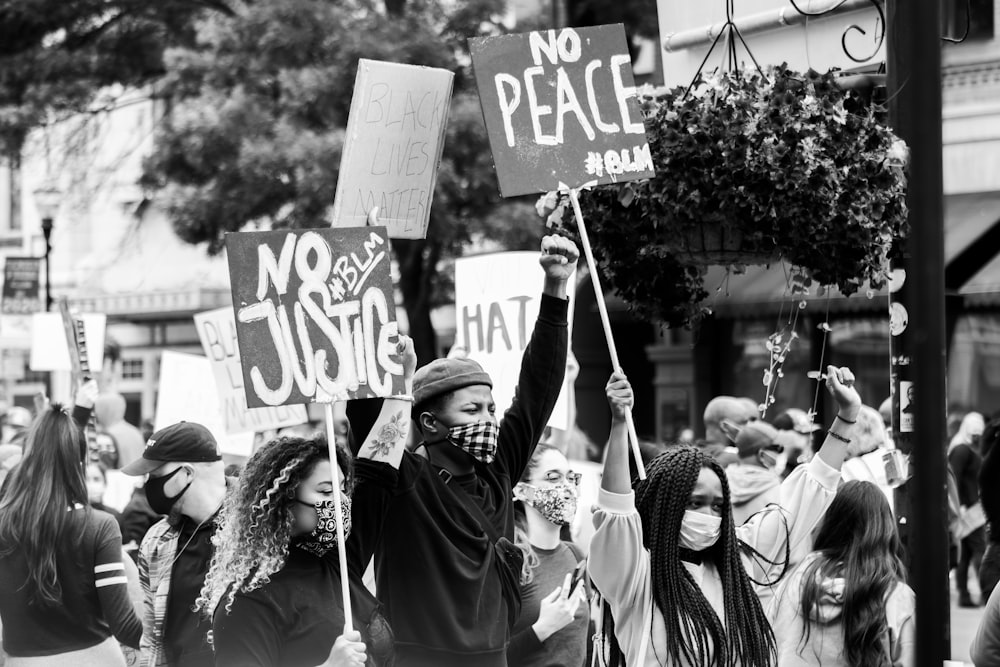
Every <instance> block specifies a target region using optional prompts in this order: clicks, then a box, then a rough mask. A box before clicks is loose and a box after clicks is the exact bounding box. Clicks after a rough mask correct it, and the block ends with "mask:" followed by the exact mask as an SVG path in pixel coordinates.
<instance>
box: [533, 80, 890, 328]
mask: <svg viewBox="0 0 1000 667" xmlns="http://www.w3.org/2000/svg"><path fill="white" fill-rule="evenodd" d="M640 101H641V105H642V110H643V114H644V117H645V121H646V134H647V136H648V137H649V142H650V148H651V152H652V156H653V162H654V165H655V167H656V176H655V177H654V178H651V179H647V180H643V181H633V182H630V183H626V184H623V185H612V186H603V187H598V188H594V189H593V190H589V191H583V192H581V193H580V202H581V208H582V211H583V215H584V220H585V221H586V224H587V228H588V231H589V233H590V236H591V241H592V243H593V246H594V251H595V254H596V255H597V256H598V258H599V259H600V262H601V265H602V267H603V269H604V271H605V272H606V273H607V276H608V279H609V281H610V283H611V285H612V286H613V287H614V288H615V289H616V290H617V291H618V292H619V293H620V294H621V296H622V298H623V299H625V300H626V302H628V303H629V305H630V306H631V307H632V309H633V310H634V311H635V312H636V313H637V314H639V315H641V316H644V317H646V318H648V319H654V320H658V321H661V322H663V323H665V324H668V325H678V324H690V323H691V322H692V321H694V320H696V319H697V318H698V316H699V314H700V313H703V312H704V308H703V307H702V306H701V305H700V302H701V301H702V300H703V299H704V298H705V297H706V296H707V294H706V292H705V290H704V287H703V285H702V282H701V275H702V273H703V272H704V268H705V267H706V266H709V265H713V264H723V265H737V266H740V265H746V264H770V263H771V262H773V261H776V260H779V259H780V260H782V261H785V262H787V263H789V264H791V265H792V266H794V267H796V268H797V269H799V270H801V271H802V272H803V273H804V275H805V276H806V287H808V286H809V285H810V284H811V283H813V282H815V283H818V284H821V285H836V286H837V287H838V288H839V289H840V291H841V292H842V293H843V294H845V295H850V294H853V293H854V292H856V291H857V290H858V288H859V287H861V286H862V285H863V284H864V283H866V282H867V283H869V284H870V285H871V287H872V288H873V289H879V288H881V287H883V286H884V285H885V284H886V281H887V280H888V261H887V258H888V253H889V252H890V248H891V247H892V245H893V242H894V241H895V240H901V239H903V238H905V236H906V232H907V225H906V203H905V195H906V175H905V165H906V160H907V149H906V146H905V144H904V143H903V142H902V141H901V140H900V139H899V138H898V137H896V136H895V135H894V134H893V133H892V131H891V130H890V129H889V128H888V127H886V126H885V125H883V124H882V123H880V122H879V121H878V119H877V109H874V108H873V107H872V105H871V104H869V103H867V102H866V101H864V100H863V99H862V98H861V97H860V95H858V94H857V93H855V92H853V91H845V90H842V89H841V88H839V87H838V86H837V84H836V79H835V76H834V75H833V74H818V73H816V72H813V71H810V72H808V73H805V74H801V73H796V72H792V71H790V70H788V69H786V68H785V66H780V67H775V68H771V69H769V70H765V71H764V72H763V73H761V72H758V71H756V70H752V71H742V72H740V71H735V72H716V73H711V74H706V75H701V76H699V77H698V78H697V79H695V81H694V83H693V85H692V87H691V91H690V94H688V89H687V88H686V87H677V88H674V89H671V90H668V91H666V92H662V93H657V94H640ZM548 201H549V203H550V204H552V206H551V207H549V208H553V207H556V206H558V205H559V204H560V203H561V202H560V201H559V199H558V197H557V198H555V199H553V198H552V196H551V195H550V196H549V200H548ZM571 215H572V212H571V211H570V212H569V213H568V216H571ZM568 216H567V215H566V212H565V210H563V211H561V212H559V213H556V214H555V215H554V216H553V219H552V220H550V222H551V223H552V224H555V225H557V226H560V227H561V228H563V229H564V230H566V231H568V230H569V228H571V227H572V225H571V224H569V223H571V219H570V218H569V217H568Z"/></svg>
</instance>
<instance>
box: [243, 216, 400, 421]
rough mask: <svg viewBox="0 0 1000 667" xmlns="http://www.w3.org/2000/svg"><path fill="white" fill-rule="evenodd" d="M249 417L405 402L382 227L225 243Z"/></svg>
mask: <svg viewBox="0 0 1000 667" xmlns="http://www.w3.org/2000/svg"><path fill="white" fill-rule="evenodd" d="M226 250H227V254H228V258H229V275H230V282H231V284H232V290H233V307H234V309H235V313H236V322H237V325H236V334H237V338H238V340H239V346H240V362H241V364H242V367H243V386H244V389H245V391H246V397H247V407H251V408H259V407H266V406H274V405H292V404H296V403H310V402H325V401H331V400H350V399H355V398H372V397H376V396H381V397H385V396H392V395H399V394H402V393H403V391H404V390H403V367H402V365H401V364H400V363H399V360H398V357H397V356H396V343H397V340H398V339H397V327H396V303H395V300H394V298H393V288H392V278H391V277H390V273H389V257H390V252H389V238H388V235H387V234H386V229H385V227H360V228H335V229H313V230H299V231H294V232H291V231H276V232H242V233H236V234H228V235H226Z"/></svg>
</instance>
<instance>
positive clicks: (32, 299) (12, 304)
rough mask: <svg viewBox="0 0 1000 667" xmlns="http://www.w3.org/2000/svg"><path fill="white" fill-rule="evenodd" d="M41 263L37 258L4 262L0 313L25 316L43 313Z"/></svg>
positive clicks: (10, 259) (19, 258)
mask: <svg viewBox="0 0 1000 667" xmlns="http://www.w3.org/2000/svg"><path fill="white" fill-rule="evenodd" d="M41 262H42V260H40V259H38V258H37V257H8V258H7V259H6V260H5V261H4V266H3V296H2V301H0V313H3V314H4V315H25V314H30V313H39V312H41V311H42V299H41V289H40V287H41V279H40V278H39V268H40V267H41Z"/></svg>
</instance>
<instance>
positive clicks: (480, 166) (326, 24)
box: [144, 0, 541, 361]
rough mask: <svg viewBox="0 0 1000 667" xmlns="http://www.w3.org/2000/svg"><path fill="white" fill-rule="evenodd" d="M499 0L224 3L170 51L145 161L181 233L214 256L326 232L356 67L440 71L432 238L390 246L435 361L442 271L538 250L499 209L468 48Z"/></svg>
mask: <svg viewBox="0 0 1000 667" xmlns="http://www.w3.org/2000/svg"><path fill="white" fill-rule="evenodd" d="M503 5H504V3H503V0H472V1H470V2H463V3H452V2H446V1H444V0H409V1H408V2H406V3H405V5H404V4H396V3H386V4H385V5H384V6H382V5H376V4H375V3H373V2H371V1H370V0H346V1H340V2H331V1H330V0H281V1H273V2H258V3H239V2H235V1H234V2H233V3H232V7H233V10H234V11H233V14H232V15H226V14H223V13H214V14H211V15H208V16H206V17H204V18H203V19H202V20H200V21H199V23H198V26H197V35H196V39H195V40H194V43H193V45H191V46H182V47H178V48H173V49H170V50H168V51H167V54H166V58H165V62H166V76H165V77H164V79H163V80H162V83H161V90H162V91H163V94H164V95H166V96H167V98H168V99H169V100H170V104H171V108H170V110H169V113H166V114H165V115H164V119H163V123H162V127H161V128H160V130H159V132H158V133H157V138H156V149H155V151H154V152H153V154H152V155H151V156H150V158H149V159H148V160H147V163H146V174H145V177H144V180H145V183H146V184H147V185H148V186H151V187H153V188H156V189H158V190H159V191H160V194H159V195H158V196H159V197H161V198H162V199H163V200H164V201H165V202H166V204H167V207H168V210H169V212H170V214H171V217H172V219H173V220H174V224H175V227H176V229H177V232H178V233H179V235H180V236H181V237H182V238H184V239H185V240H187V241H190V242H194V243H197V242H203V241H204V242H208V244H209V249H210V251H211V252H218V251H220V250H221V248H222V244H223V239H224V235H225V233H226V232H231V231H237V230H240V229H245V228H246V227H247V225H251V226H253V225H255V224H256V225H259V226H262V227H271V228H301V227H318V226H325V225H328V224H329V211H330V209H331V207H332V205H333V201H334V194H335V192H336V184H337V177H338V171H339V166H340V156H341V151H342V148H343V144H344V128H345V127H346V124H347V117H348V112H349V109H350V103H351V93H352V90H353V86H354V79H355V74H356V71H357V62H358V59H359V58H370V59H374V60H386V61H393V62H401V63H412V64H421V65H429V66H433V67H442V68H446V69H450V70H452V71H454V72H455V74H456V78H455V94H454V98H453V102H452V106H451V114H450V118H449V123H448V130H447V139H446V143H445V151H444V156H443V159H442V163H441V167H440V170H439V173H438V183H437V188H436V191H435V194H434V200H433V204H432V208H431V222H430V226H429V229H428V235H427V238H426V239H424V240H416V241H395V242H394V243H393V246H394V249H395V252H396V258H397V260H398V264H399V268H400V289H401V292H402V296H403V304H404V307H405V308H406V311H407V315H408V319H409V324H410V333H411V335H413V337H414V339H415V341H416V343H417V353H418V356H419V357H420V359H421V361H427V360H430V359H431V358H433V357H434V356H436V353H437V350H436V343H435V337H434V331H433V329H432V327H431V323H430V310H431V308H432V307H433V306H434V305H435V303H434V300H435V298H436V295H440V294H441V290H440V288H441V287H442V284H441V282H442V281H441V276H440V275H439V272H438V268H439V266H440V265H441V263H442V261H444V260H446V259H447V258H449V257H454V256H456V255H458V254H460V253H461V250H462V248H463V247H464V246H466V245H468V243H469V242H470V241H472V240H480V239H494V240H499V241H500V242H501V244H502V245H504V246H506V247H515V248H516V247H525V246H526V245H527V244H534V243H537V238H538V236H539V235H540V233H541V229H540V225H539V224H538V222H537V218H533V215H532V210H531V207H530V206H526V205H523V204H521V205H519V204H518V203H516V202H514V203H511V202H502V201H501V200H500V199H499V196H498V193H497V185H496V178H495V176H494V173H493V166H492V158H491V152H490V149H489V144H488V141H487V136H486V129H485V125H484V124H483V119H482V113H481V110H480V106H479V100H478V95H477V93H476V91H475V85H474V79H473V77H472V72H471V63H470V59H469V56H468V51H467V46H466V41H467V39H468V38H469V37H472V36H477V35H480V34H486V33H495V32H497V31H499V30H500V29H501V28H500V26H499V24H498V18H499V16H500V15H501V14H502V13H503V9H504V7H503Z"/></svg>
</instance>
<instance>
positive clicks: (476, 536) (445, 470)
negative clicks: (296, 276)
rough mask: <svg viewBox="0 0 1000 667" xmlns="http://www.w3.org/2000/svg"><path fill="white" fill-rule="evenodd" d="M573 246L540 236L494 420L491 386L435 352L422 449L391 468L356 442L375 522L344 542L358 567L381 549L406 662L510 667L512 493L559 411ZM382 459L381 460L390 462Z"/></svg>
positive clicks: (419, 415)
mask: <svg viewBox="0 0 1000 667" xmlns="http://www.w3.org/2000/svg"><path fill="white" fill-rule="evenodd" d="M578 256H579V255H578V252H577V249H576V246H575V245H574V244H573V243H571V242H570V241H568V240H567V239H564V238H562V237H558V236H547V237H545V238H544V239H543V240H542V256H541V259H540V260H539V261H540V263H541V265H542V267H543V269H544V270H545V282H544V287H543V291H542V298H541V303H540V307H539V314H538V320H537V322H536V324H535V329H534V332H533V334H532V337H531V341H530V342H529V344H528V346H527V348H526V349H525V351H524V356H523V359H522V362H521V373H520V376H519V380H518V386H517V391H516V394H515V397H514V401H513V403H512V404H511V407H510V409H509V410H507V412H506V413H505V414H504V419H503V423H502V424H501V425H500V426H498V425H497V419H496V416H495V414H494V411H495V406H494V404H493V395H492V381H491V379H490V377H489V375H488V374H487V373H486V372H485V371H483V369H482V368H481V367H480V366H479V364H477V363H476V362H474V361H471V360H469V359H438V360H436V361H434V362H432V363H430V364H428V365H427V366H425V367H423V368H421V369H420V370H418V371H417V373H416V375H415V376H414V378H413V400H414V410H413V413H412V414H413V417H414V419H415V420H416V421H417V423H418V426H419V428H420V434H421V436H422V440H423V442H422V444H421V445H420V446H419V447H418V448H417V450H416V451H415V452H413V453H411V452H409V451H407V452H402V453H401V457H400V456H396V457H393V461H392V463H395V461H398V464H396V465H393V464H390V463H385V462H380V461H375V460H370V459H371V458H380V457H378V456H373V455H372V451H378V449H379V448H378V447H374V448H373V447H369V446H367V443H366V445H365V446H362V447H361V451H360V453H359V459H358V460H357V462H356V471H355V472H356V478H357V480H358V484H357V487H356V490H355V496H354V503H353V505H354V509H353V512H352V516H353V521H354V522H355V523H359V522H369V521H373V522H379V523H380V525H382V529H381V531H379V533H378V534H379V536H380V537H379V539H378V540H377V542H374V543H369V544H363V543H360V542H359V541H357V540H354V541H352V542H351V543H349V549H350V550H351V561H352V563H353V564H359V563H360V564H363V563H365V562H367V558H368V556H369V555H370V554H371V553H372V552H374V556H375V580H376V589H377V590H376V593H377V597H378V599H379V602H380V603H381V604H382V606H383V608H384V611H385V614H386V616H387V617H388V619H389V622H390V624H391V626H392V629H393V632H394V634H395V638H396V661H397V662H396V664H397V665H398V666H399V667H411V666H413V665H422V666H423V665H426V666H428V667H430V666H432V665H433V666H434V667H452V666H454V667H459V666H462V667H466V666H468V665H476V666H478V667H504V666H505V665H506V664H507V658H506V648H507V643H508V640H509V635H510V633H509V628H508V623H509V621H510V620H511V619H513V618H516V617H517V614H518V611H519V605H520V601H519V594H518V592H517V590H518V576H519V574H520V563H519V562H518V558H519V555H520V551H519V550H517V548H516V547H514V546H513V544H512V543H511V540H512V539H513V533H514V517H513V495H512V489H513V486H514V483H515V482H516V480H518V479H519V478H520V476H521V473H522V472H523V470H524V467H525V466H526V465H527V462H528V460H529V459H530V458H531V453H532V451H533V450H534V448H535V445H536V444H537V443H538V439H539V437H540V436H541V435H542V432H543V430H544V428H545V425H546V422H547V421H548V419H549V415H550V414H551V412H552V409H553V407H554V406H555V402H556V399H557V398H558V396H559V391H560V388H561V386H562V382H563V377H564V375H565V371H566V358H567V350H568V334H567V322H566V313H567V306H568V300H567V290H566V283H567V281H568V279H569V276H570V274H571V272H572V270H573V267H574V265H575V264H576V261H577V258H578ZM384 460H385V459H383V461H384Z"/></svg>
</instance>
